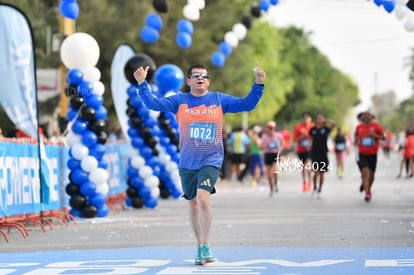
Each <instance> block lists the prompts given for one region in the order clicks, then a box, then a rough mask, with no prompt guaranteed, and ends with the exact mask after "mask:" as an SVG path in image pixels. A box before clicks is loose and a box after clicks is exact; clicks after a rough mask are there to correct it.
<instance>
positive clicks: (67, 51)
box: [60, 33, 109, 218]
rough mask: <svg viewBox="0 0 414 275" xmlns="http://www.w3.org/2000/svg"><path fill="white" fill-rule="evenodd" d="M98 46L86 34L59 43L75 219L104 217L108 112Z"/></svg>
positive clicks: (105, 208)
mask: <svg viewBox="0 0 414 275" xmlns="http://www.w3.org/2000/svg"><path fill="white" fill-rule="evenodd" d="M99 54H100V50H99V46H98V43H97V42H96V40H95V39H94V38H93V37H92V36H90V35H89V34H87V33H74V34H72V35H70V36H68V37H67V38H66V39H65V40H64V41H63V43H62V46H61V49H60V57H61V59H62V62H63V64H64V65H65V66H66V67H67V68H68V69H69V71H68V73H67V76H66V79H67V82H68V85H67V87H66V94H67V96H68V97H70V100H69V101H68V102H69V106H68V107H69V110H68V112H67V114H66V117H67V119H68V121H69V124H68V129H67V130H68V135H67V143H68V144H69V146H70V151H69V154H70V158H69V161H68V163H67V166H68V168H69V169H70V173H69V181H70V182H69V184H68V185H67V186H66V193H67V194H68V195H69V196H70V200H69V205H70V206H71V208H72V209H71V210H70V212H71V214H72V215H73V216H76V217H83V218H93V217H96V216H97V217H105V216H106V215H107V214H108V207H107V206H106V205H105V203H106V195H107V194H108V191H109V185H108V182H107V181H108V173H107V171H106V168H107V162H106V160H105V159H104V158H103V157H104V154H105V145H104V144H105V143H106V140H107V138H108V134H107V133H106V132H105V127H106V118H107V110H106V108H105V107H104V106H103V93H104V91H105V87H104V85H103V83H102V82H101V81H100V77H101V73H100V71H99V69H98V68H96V67H95V65H96V64H97V62H98V59H99Z"/></svg>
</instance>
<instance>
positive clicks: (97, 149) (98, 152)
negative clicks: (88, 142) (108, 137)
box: [89, 143, 106, 162]
mask: <svg viewBox="0 0 414 275" xmlns="http://www.w3.org/2000/svg"><path fill="white" fill-rule="evenodd" d="M105 151H106V147H105V145H103V144H100V143H95V144H94V145H92V146H90V147H89V155H91V156H93V157H95V158H96V159H97V160H98V162H99V161H100V160H101V159H102V158H103V156H104V155H105Z"/></svg>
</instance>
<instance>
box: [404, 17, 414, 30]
mask: <svg viewBox="0 0 414 275" xmlns="http://www.w3.org/2000/svg"><path fill="white" fill-rule="evenodd" d="M404 29H405V30H406V31H409V32H412V31H414V20H413V19H410V20H407V21H405V23H404Z"/></svg>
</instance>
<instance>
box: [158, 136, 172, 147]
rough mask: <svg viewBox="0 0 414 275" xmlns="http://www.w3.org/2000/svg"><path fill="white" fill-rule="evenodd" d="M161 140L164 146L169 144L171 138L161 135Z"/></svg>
mask: <svg viewBox="0 0 414 275" xmlns="http://www.w3.org/2000/svg"><path fill="white" fill-rule="evenodd" d="M159 142H160V144H161V145H162V146H164V147H166V146H167V145H168V144H170V142H171V140H170V138H169V137H160V140H159Z"/></svg>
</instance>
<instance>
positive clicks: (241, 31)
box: [233, 23, 247, 40]
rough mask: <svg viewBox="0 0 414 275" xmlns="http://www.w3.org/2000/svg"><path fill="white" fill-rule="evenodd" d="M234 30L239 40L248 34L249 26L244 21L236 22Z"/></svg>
mask: <svg viewBox="0 0 414 275" xmlns="http://www.w3.org/2000/svg"><path fill="white" fill-rule="evenodd" d="M233 32H234V33H235V34H236V36H237V38H238V39H239V40H242V39H244V38H245V37H246V35H247V28H246V26H245V25H243V24H242V23H236V24H234V26H233Z"/></svg>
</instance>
